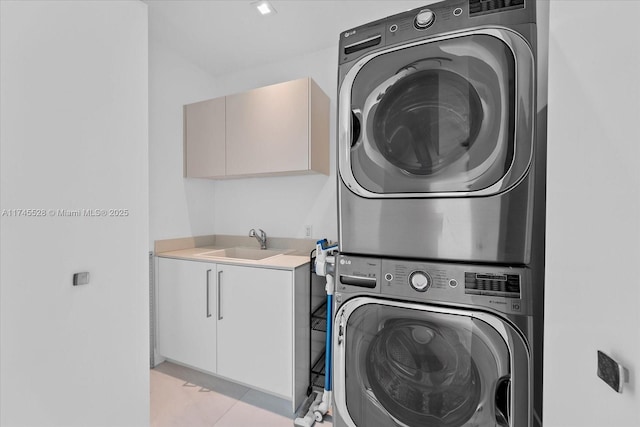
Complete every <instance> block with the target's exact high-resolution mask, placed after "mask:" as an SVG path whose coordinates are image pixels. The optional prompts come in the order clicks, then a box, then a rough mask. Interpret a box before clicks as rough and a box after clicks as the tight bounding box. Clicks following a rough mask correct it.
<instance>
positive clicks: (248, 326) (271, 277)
mask: <svg viewBox="0 0 640 427" xmlns="http://www.w3.org/2000/svg"><path fill="white" fill-rule="evenodd" d="M219 277H220V283H219V286H220V294H219V296H220V301H219V309H220V312H219V313H218V374H219V375H222V376H225V377H227V378H230V379H233V380H235V381H240V382H242V383H245V384H247V385H250V386H253V387H256V388H259V389H263V390H266V391H269V392H272V393H275V394H278V395H281V396H283V397H286V398H291V397H292V395H293V390H292V388H293V384H292V382H293V380H292V375H293V374H292V363H293V362H292V358H293V348H292V333H293V332H292V324H293V317H292V316H293V314H292V307H293V299H292V298H293V295H292V280H293V273H292V272H291V271H285V270H272V269H264V268H252V267H240V266H234V265H219Z"/></svg>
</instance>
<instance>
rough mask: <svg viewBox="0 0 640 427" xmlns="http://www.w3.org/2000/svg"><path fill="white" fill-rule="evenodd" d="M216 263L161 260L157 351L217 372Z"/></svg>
mask: <svg viewBox="0 0 640 427" xmlns="http://www.w3.org/2000/svg"><path fill="white" fill-rule="evenodd" d="M216 277H217V276H216V264H212V263H205V262H197V261H184V260H178V259H171V258H158V352H159V353H160V354H161V355H162V356H164V357H166V358H168V359H171V360H174V361H176V362H180V363H183V364H186V365H190V366H193V367H195V368H198V369H202V370H205V371H209V372H214V373H215V371H216V307H217V305H216V301H217V298H216V296H217V289H216Z"/></svg>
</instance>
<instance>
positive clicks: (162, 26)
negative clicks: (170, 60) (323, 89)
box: [145, 0, 434, 76]
mask: <svg viewBox="0 0 640 427" xmlns="http://www.w3.org/2000/svg"><path fill="white" fill-rule="evenodd" d="M252 1H253V0H227V1H218V0H145V3H147V4H148V5H149V37H150V39H151V40H152V41H157V42H161V43H164V44H166V45H168V46H169V47H171V48H172V49H174V50H176V51H178V52H179V53H180V54H181V55H182V56H183V57H184V58H186V59H188V60H190V61H191V62H193V63H195V64H197V65H198V66H200V67H201V68H203V69H204V70H206V71H208V72H209V73H211V74H212V75H214V76H217V75H222V74H228V73H231V72H234V71H238V70H242V69H246V68H248V67H251V66H256V65H260V64H267V63H271V62H277V61H281V60H284V59H288V58H293V57H296V56H300V55H304V54H305V53H307V52H315V51H318V50H321V49H325V48H329V47H336V49H337V44H338V35H339V34H340V33H341V32H342V31H344V30H348V29H350V28H353V27H356V26H358V25H362V24H365V23H367V22H371V21H375V20H376V19H380V18H384V17H386V16H389V15H393V14H395V13H398V12H402V11H405V10H409V9H413V8H417V7H420V6H424V5H425V4H429V3H433V2H434V1H432V0H431V1H430V0H421V1H404V0H391V1H381V0H380V1H365V0H343V1H330V0H327V1H325V0H315V1H307V0H272V1H270V2H271V4H272V5H273V6H274V7H275V9H276V10H277V12H278V13H276V14H275V15H273V14H272V15H267V16H261V15H260V14H259V13H258V12H257V11H256V10H255V9H254V8H253V6H251V3H252ZM337 54H338V53H337V51H336V56H337Z"/></svg>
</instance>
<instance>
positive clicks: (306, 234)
mask: <svg viewBox="0 0 640 427" xmlns="http://www.w3.org/2000/svg"><path fill="white" fill-rule="evenodd" d="M311 234H313V230H312V227H311V225H305V226H304V237H311Z"/></svg>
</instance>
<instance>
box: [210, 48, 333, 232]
mask: <svg viewBox="0 0 640 427" xmlns="http://www.w3.org/2000/svg"><path fill="white" fill-rule="evenodd" d="M337 70H338V47H337V44H336V46H335V47H332V48H329V49H324V50H321V51H317V52H313V53H310V54H308V55H304V56H300V57H297V58H292V59H291V60H289V61H284V62H278V63H273V64H267V65H264V66H261V67H256V68H252V69H248V70H243V71H240V72H236V73H233V74H230V75H226V76H220V77H217V78H216V85H217V86H218V88H219V89H218V90H219V92H218V95H219V96H222V95H227V94H232V93H237V92H242V91H245V90H249V89H253V88H256V87H261V86H266V85H270V84H274V83H280V82H284V81H287V80H294V79H297V78H301V77H311V78H313V79H314V80H315V82H316V83H318V85H319V86H320V88H322V90H323V91H324V92H325V93H326V94H327V95H328V96H329V98H330V99H331V106H330V108H331V112H330V122H331V129H330V133H329V136H330V147H331V149H330V154H329V156H330V159H331V175H330V176H326V175H320V174H316V175H304V176H290V177H269V178H247V179H233V180H226V181H218V182H216V187H215V208H214V209H215V210H214V212H215V214H214V218H215V231H216V233H218V234H240V235H242V234H247V233H248V231H249V229H251V228H254V227H259V228H262V229H264V230H265V231H266V232H267V234H268V235H269V236H276V237H299V238H302V237H305V235H304V232H305V225H311V226H312V229H313V232H312V236H311V237H313V238H323V237H327V238H329V239H331V240H336V239H337V236H338V232H337V204H336V167H335V157H336V152H335V146H336V142H335V137H336V131H335V120H336V109H335V108H336V91H337V89H336V88H337Z"/></svg>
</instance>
